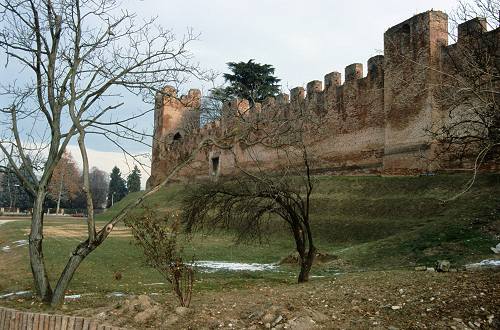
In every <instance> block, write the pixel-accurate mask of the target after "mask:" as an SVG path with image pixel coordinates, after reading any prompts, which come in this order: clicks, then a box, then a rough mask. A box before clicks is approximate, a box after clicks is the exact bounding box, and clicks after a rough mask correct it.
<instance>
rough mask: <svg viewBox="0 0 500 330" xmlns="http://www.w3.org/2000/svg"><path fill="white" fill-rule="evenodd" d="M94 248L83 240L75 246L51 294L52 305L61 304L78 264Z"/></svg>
mask: <svg viewBox="0 0 500 330" xmlns="http://www.w3.org/2000/svg"><path fill="white" fill-rule="evenodd" d="M94 249H95V248H91V247H89V246H87V241H85V242H83V243H81V244H80V245H79V247H77V248H76V250H75V252H73V254H72V255H71V257H70V258H69V260H68V263H67V264H66V267H64V270H63V272H62V273H61V276H60V277H59V280H58V281H57V285H56V287H55V289H54V295H53V296H52V300H51V302H50V304H51V305H52V306H53V307H57V306H59V305H61V304H62V302H63V301H64V293H65V292H66V289H67V288H68V286H69V283H70V282H71V279H72V278H73V275H74V274H75V272H76V270H77V269H78V266H80V264H81V262H82V261H83V259H85V257H86V256H87V255H88V254H89V253H90V252H92V250H94Z"/></svg>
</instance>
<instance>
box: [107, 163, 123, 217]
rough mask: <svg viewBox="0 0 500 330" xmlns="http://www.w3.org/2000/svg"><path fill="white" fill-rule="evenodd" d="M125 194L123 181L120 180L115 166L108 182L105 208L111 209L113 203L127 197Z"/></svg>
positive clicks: (119, 173) (118, 170) (120, 176)
mask: <svg viewBox="0 0 500 330" xmlns="http://www.w3.org/2000/svg"><path fill="white" fill-rule="evenodd" d="M127 192H128V191H127V187H126V185H125V180H124V179H123V178H122V174H121V172H120V169H119V168H118V167H116V166H115V167H113V170H112V171H111V175H110V180H109V189H108V201H107V207H111V206H112V205H113V204H114V203H116V202H118V201H119V200H121V199H122V198H123V197H125V196H126V195H127Z"/></svg>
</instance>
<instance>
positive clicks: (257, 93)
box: [217, 60, 280, 105]
mask: <svg viewBox="0 0 500 330" xmlns="http://www.w3.org/2000/svg"><path fill="white" fill-rule="evenodd" d="M227 66H228V67H229V70H231V71H232V73H225V74H224V79H226V82H228V83H229V86H228V87H226V88H224V89H223V90H219V91H217V92H218V93H220V92H221V91H224V92H225V93H226V94H227V95H228V96H233V97H234V96H235V97H241V98H244V99H247V100H248V101H249V102H250V105H253V104H254V103H255V102H261V101H263V100H264V99H265V98H266V97H268V96H276V95H277V94H278V93H279V87H280V85H278V82H279V81H280V80H279V79H278V78H276V77H275V76H274V68H273V66H272V65H270V64H259V63H255V62H254V61H253V60H249V61H248V62H238V63H236V62H229V63H227Z"/></svg>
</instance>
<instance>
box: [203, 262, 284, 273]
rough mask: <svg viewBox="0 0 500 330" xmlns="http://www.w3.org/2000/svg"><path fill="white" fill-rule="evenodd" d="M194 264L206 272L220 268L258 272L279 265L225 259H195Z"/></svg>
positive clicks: (272, 268)
mask: <svg viewBox="0 0 500 330" xmlns="http://www.w3.org/2000/svg"><path fill="white" fill-rule="evenodd" d="M194 266H196V267H199V268H201V269H202V270H203V271H205V272H216V271H219V270H229V271H250V272H258V271H265V270H274V269H276V268H277V267H278V265H277V264H258V263H251V264H247V263H241V262H224V261H209V260H201V261H195V262H194Z"/></svg>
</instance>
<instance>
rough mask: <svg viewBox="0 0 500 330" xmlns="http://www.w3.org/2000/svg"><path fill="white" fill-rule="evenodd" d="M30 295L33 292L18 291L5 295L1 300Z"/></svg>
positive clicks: (0, 297)
mask: <svg viewBox="0 0 500 330" xmlns="http://www.w3.org/2000/svg"><path fill="white" fill-rule="evenodd" d="M28 293H31V291H17V292H10V293H6V294H3V295H1V296H0V299H5V298H9V297H11V296H24V295H26V294H28Z"/></svg>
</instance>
